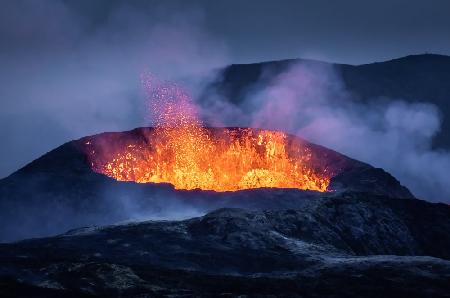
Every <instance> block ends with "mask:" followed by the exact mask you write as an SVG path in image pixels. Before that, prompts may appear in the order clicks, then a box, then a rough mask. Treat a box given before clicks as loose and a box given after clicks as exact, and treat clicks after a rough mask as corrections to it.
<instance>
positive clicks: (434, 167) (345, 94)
mask: <svg viewBox="0 0 450 298" xmlns="http://www.w3.org/2000/svg"><path fill="white" fill-rule="evenodd" d="M267 72H269V73H270V69H268V70H267ZM262 77H266V75H264V74H263V75H262ZM264 85H265V86H264ZM256 86H259V87H258V88H254V89H253V90H252V92H250V93H249V94H248V96H247V97H246V99H245V100H244V101H243V102H241V103H239V104H237V105H235V104H231V103H230V102H229V101H228V100H227V99H223V98H222V99H221V98H220V96H218V95H216V96H212V97H211V98H210V99H209V100H207V101H205V102H203V103H202V104H203V106H204V107H205V106H206V107H207V108H205V109H204V111H203V117H204V118H205V119H209V120H210V121H211V119H213V117H212V115H222V117H220V119H217V118H216V119H213V120H212V122H213V123H214V124H218V123H222V124H223V125H244V126H253V127H261V128H268V129H279V130H284V131H288V132H290V133H293V134H296V135H299V136H301V137H304V138H306V139H308V140H310V141H312V142H315V143H318V144H321V145H324V146H326V147H329V148H332V149H334V150H336V151H338V152H341V153H343V154H346V155H348V156H350V157H352V158H355V159H358V160H361V161H364V162H367V163H369V164H372V165H373V166H376V167H381V168H384V169H386V170H387V171H389V172H390V173H392V174H393V175H394V176H395V177H396V178H397V179H399V180H400V182H401V183H402V184H403V185H405V186H407V187H408V188H409V189H410V190H411V191H412V192H413V193H414V194H415V195H416V196H417V197H419V198H423V199H426V200H431V201H441V202H447V203H448V202H450V189H449V188H448V176H447V174H446V173H447V172H448V169H450V152H448V151H445V150H438V149H433V148H432V140H433V137H434V136H435V135H436V133H437V132H438V131H439V129H440V124H441V118H440V117H441V115H440V112H439V110H438V108H437V107H436V106H435V105H433V104H429V103H427V102H426V99H423V100H424V101H423V102H416V103H408V102H406V101H404V100H402V99H392V98H391V99H389V98H373V99H371V100H369V101H362V100H360V99H358V98H356V97H354V96H353V95H352V94H351V92H349V91H348V90H347V89H346V88H345V86H344V83H343V81H342V79H341V78H340V75H339V73H338V72H337V70H336V69H334V68H333V67H331V66H329V65H326V64H320V63H314V62H312V63H308V62H305V63H299V64H296V65H293V66H291V67H290V68H289V70H287V71H285V72H284V73H282V74H280V75H277V76H276V77H275V78H274V79H273V80H271V82H270V83H269V84H267V83H264V84H263V83H261V84H256ZM219 111H220V112H219Z"/></svg>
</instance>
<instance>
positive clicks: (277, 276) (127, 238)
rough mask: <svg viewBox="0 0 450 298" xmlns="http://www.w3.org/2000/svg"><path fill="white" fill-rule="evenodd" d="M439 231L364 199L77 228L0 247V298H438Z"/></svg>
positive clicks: (406, 204) (405, 209)
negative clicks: (19, 295) (16, 296)
mask: <svg viewBox="0 0 450 298" xmlns="http://www.w3.org/2000/svg"><path fill="white" fill-rule="evenodd" d="M412 218H414V220H412ZM425 222H426V223H427V225H424V223H425ZM449 230H450V207H449V206H447V205H444V204H431V203H427V202H424V201H420V200H416V199H410V200H392V199H390V198H386V197H380V196H370V195H367V194H358V195H355V194H352V195H349V194H343V195H342V196H335V197H329V198H322V199H314V200H307V201H306V203H305V204H303V206H301V207H299V208H298V209H296V210H268V211H249V210H243V209H220V210H217V211H214V212H211V213H209V214H207V215H205V216H203V217H199V218H193V219H188V220H184V221H147V222H141V223H129V224H122V225H115V226H107V227H103V228H95V227H92V228H83V229H77V230H72V231H70V232H68V233H66V234H63V235H61V236H57V237H53V238H43V239H34V240H26V241H21V242H17V243H12V244H3V245H0V264H1V266H0V284H2V285H3V287H2V288H1V289H0V295H2V294H5V295H6V294H8V293H12V292H11V291H16V290H19V291H22V292H24V293H25V294H26V293H38V292H39V291H43V292H45V291H47V292H45V293H47V294H48V295H53V294H54V295H69V294H71V295H75V296H76V295H89V294H93V295H107V296H116V295H124V296H139V295H142V294H143V293H146V294H147V295H167V296H169V295H187V296H197V295H212V296H215V295H219V294H224V293H229V295H232V296H235V295H277V296H288V297H292V296H305V295H306V296H313V297H322V296H333V297H360V296H367V297H379V296H380V295H384V296H392V297H395V296H406V295H408V296H411V297H423V296H430V297H446V296H447V295H448V293H449V291H450V262H449V261H447V260H448V259H450V254H449V252H450V236H449V233H448V231H449ZM422 255H429V256H433V257H423V256H422ZM445 259H447V260H445ZM8 291H10V292H8ZM27 291H28V292H27Z"/></svg>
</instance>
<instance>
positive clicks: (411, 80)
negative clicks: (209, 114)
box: [210, 54, 450, 149]
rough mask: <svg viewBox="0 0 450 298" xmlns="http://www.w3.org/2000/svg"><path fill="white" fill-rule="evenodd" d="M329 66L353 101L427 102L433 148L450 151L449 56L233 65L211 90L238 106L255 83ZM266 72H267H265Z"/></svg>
mask: <svg viewBox="0 0 450 298" xmlns="http://www.w3.org/2000/svg"><path fill="white" fill-rule="evenodd" d="M299 62H304V63H309V64H317V65H320V64H321V65H329V66H332V67H334V68H335V69H336V71H337V72H338V73H339V74H340V75H341V76H342V79H343V82H344V84H345V85H346V87H347V89H348V91H350V92H351V93H352V94H353V95H354V96H355V98H356V99H358V100H362V101H370V100H371V99H374V98H379V97H388V98H392V99H403V100H406V101H408V102H418V101H421V102H429V103H433V104H435V105H436V106H438V107H439V109H440V110H441V112H442V118H443V123H442V129H441V132H440V133H439V134H438V135H437V136H436V138H435V140H434V145H435V146H436V147H444V148H447V149H450V57H449V56H443V55H434V54H423V55H411V56H406V57H403V58H399V59H393V60H389V61H385V62H378V63H371V64H363V65H347V64H333V63H327V62H321V61H314V60H304V59H292V60H282V61H272V62H263V63H255V64H234V65H230V66H228V67H227V68H225V69H224V70H223V76H222V77H221V79H220V80H219V81H217V82H215V83H213V84H212V85H211V86H210V88H214V89H216V91H218V92H219V93H221V94H222V95H224V96H225V97H226V98H229V99H230V101H232V102H234V103H237V102H239V101H241V100H242V99H243V98H244V96H245V94H246V92H247V91H249V90H251V89H252V88H254V87H255V84H256V83H257V82H260V83H261V82H262V83H264V82H265V81H266V82H268V81H270V80H271V79H272V78H274V77H275V76H276V75H278V74H280V73H281V72H283V71H285V70H287V69H288V67H289V66H291V65H293V64H295V63H299ZM267 70H269V71H267Z"/></svg>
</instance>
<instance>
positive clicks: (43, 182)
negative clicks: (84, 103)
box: [0, 128, 413, 241]
mask: <svg viewBox="0 0 450 298" xmlns="http://www.w3.org/2000/svg"><path fill="white" fill-rule="evenodd" d="M147 130H151V128H141V129H136V130H133V131H128V132H122V133H107V134H100V135H96V136H90V137H86V138H83V139H81V140H78V141H73V142H69V143H67V144H64V145H62V146H60V147H58V148H56V149H55V150H53V151H51V152H49V153H47V154H45V155H44V156H42V157H41V158H39V159H37V160H35V161H33V162H32V163H30V164H29V165H27V166H25V167H24V168H22V169H20V170H19V171H17V172H16V173H14V174H12V175H11V176H9V177H7V178H5V179H2V180H0V241H10V240H17V239H24V238H27V237H41V236H48V235H54V234H56V233H62V232H64V231H65V230H68V229H70V228H73V227H78V226H85V225H105V224H111V223H115V222H118V221H123V220H128V219H130V218H136V217H137V218H141V217H143V218H149V217H159V218H167V217H169V218H170V217H173V216H177V217H178V216H188V215H192V214H196V215H198V214H203V213H204V212H207V211H211V210H214V209H216V208H220V207H243V208H252V209H259V210H261V209H271V208H286V207H288V208H294V206H295V205H296V204H301V201H302V200H305V199H307V198H313V197H322V196H329V195H333V193H336V192H337V193H341V192H367V193H369V194H378V195H383V196H388V197H395V198H413V196H412V195H411V193H410V192H409V190H408V189H406V188H405V187H403V186H401V184H400V183H399V182H398V181H397V180H396V179H395V178H394V177H392V176H391V175H390V174H388V173H386V172H385V171H383V170H382V169H376V168H373V167H371V166H370V165H367V164H364V163H361V162H358V161H356V160H353V159H350V158H348V157H346V156H344V155H341V154H339V153H337V152H334V151H332V150H329V149H326V148H324V147H321V146H317V145H314V144H310V143H308V144H307V146H309V147H310V148H311V150H312V152H313V155H314V156H315V158H316V159H318V160H320V161H321V162H322V163H324V164H325V165H328V166H330V167H336V168H339V174H337V175H336V176H334V177H332V179H331V183H330V190H331V192H326V193H320V192H313V191H301V190H294V189H291V190H281V189H259V190H258V189H256V190H246V191H237V192H222V193H216V192H212V191H199V190H193V191H180V190H174V189H173V187H171V186H170V185H167V184H152V183H149V184H139V183H134V182H119V181H116V180H113V179H111V178H109V177H107V176H104V175H101V174H97V173H95V172H94V171H93V170H92V169H91V167H90V165H89V164H88V161H87V157H86V154H85V151H84V149H83V148H84V147H83V146H84V144H85V143H86V142H87V140H89V141H91V142H93V143H95V142H96V140H97V141H98V142H100V143H103V142H104V141H105V140H107V139H109V138H112V139H114V140H115V141H116V142H118V143H120V142H122V140H123V139H127V138H142V139H145V138H143V134H145V132H146V131H147ZM106 137H108V138H106ZM303 142H306V141H303ZM305 144H306V143H305ZM279 198H283V200H279ZM179 210H182V211H181V212H180V211H179ZM180 214H181V215H180Z"/></svg>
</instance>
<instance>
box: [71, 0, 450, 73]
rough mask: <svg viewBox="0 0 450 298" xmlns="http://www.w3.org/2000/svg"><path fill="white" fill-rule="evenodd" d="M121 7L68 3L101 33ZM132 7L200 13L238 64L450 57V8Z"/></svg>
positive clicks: (347, 3) (215, 1) (196, 2)
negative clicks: (417, 55)
mask: <svg viewBox="0 0 450 298" xmlns="http://www.w3.org/2000/svg"><path fill="white" fill-rule="evenodd" d="M93 2H95V4H94V5H93V4H92V3H93ZM122 2H123V1H122ZM122 2H121V1H107V0H105V1H98V0H97V1H89V0H88V1H67V3H68V4H69V6H70V7H73V8H74V9H76V10H77V11H78V13H79V14H82V15H85V16H88V17H89V19H90V20H92V21H93V22H95V23H96V24H97V25H101V22H102V21H104V20H105V19H107V18H108V14H109V13H111V11H113V10H114V9H116V8H117V7H118V6H120V5H121V4H122ZM127 3H129V4H130V5H132V6H135V7H136V8H138V9H139V10H140V11H142V12H143V13H145V14H147V15H148V16H149V18H153V17H155V15H158V14H159V13H161V14H162V15H164V14H170V13H180V14H183V12H185V11H189V12H193V11H195V13H197V14H198V15H200V17H201V18H202V21H203V25H204V26H205V27H207V29H208V31H209V32H210V33H211V34H212V35H214V36H216V37H217V38H219V39H221V40H222V41H224V42H225V43H226V44H227V46H228V47H229V49H230V52H231V55H232V58H233V61H236V62H252V61H262V60H276V59H284V58H294V57H312V58H318V59H320V58H322V59H326V60H330V61H333V62H344V63H356V64H359V63H367V62H372V61H379V60H385V59H389V58H393V57H399V56H404V55H408V54H415V53H424V52H432V53H441V54H450V38H449V37H450V1H447V0H430V1H418V0H379V1H360V0H341V1H326V0H310V1H308V0H307V1H302V0H279V1H274V0H227V1H220V0H190V1H183V0H179V1H170V0H169V1H161V0H159V1H152V0H150V1H146V0H143V1H127ZM159 17H161V15H159ZM162 17H163V16H162Z"/></svg>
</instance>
